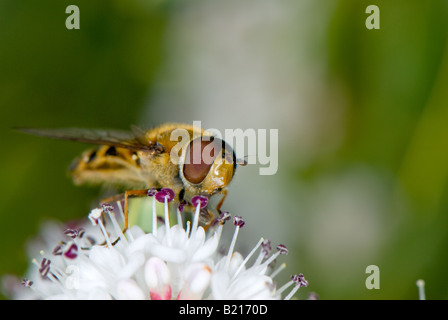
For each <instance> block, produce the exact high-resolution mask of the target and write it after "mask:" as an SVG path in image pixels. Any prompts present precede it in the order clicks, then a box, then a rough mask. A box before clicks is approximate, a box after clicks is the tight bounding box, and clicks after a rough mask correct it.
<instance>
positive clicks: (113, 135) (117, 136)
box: [15, 128, 153, 150]
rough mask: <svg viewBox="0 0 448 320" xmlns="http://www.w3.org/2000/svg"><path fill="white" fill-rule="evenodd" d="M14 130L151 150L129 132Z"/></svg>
mask: <svg viewBox="0 0 448 320" xmlns="http://www.w3.org/2000/svg"><path fill="white" fill-rule="evenodd" d="M15 129H16V130H18V131H21V132H25V133H28V134H32V135H36V136H41V137H48V138H54V139H61V140H71V141H79V142H85V143H92V144H100V145H110V146H116V147H120V148H127V149H131V150H151V149H152V148H153V147H152V146H151V144H150V143H149V142H147V143H145V141H143V139H142V138H141V137H138V138H136V137H135V135H134V133H132V132H130V131H122V130H108V129H104V130H103V129H83V128H59V129H38V128H15ZM134 131H135V130H134Z"/></svg>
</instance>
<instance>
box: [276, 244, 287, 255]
mask: <svg viewBox="0 0 448 320" xmlns="http://www.w3.org/2000/svg"><path fill="white" fill-rule="evenodd" d="M276 249H277V250H278V251H279V252H280V254H288V248H286V246H285V245H284V244H279V245H278V246H277V247H276Z"/></svg>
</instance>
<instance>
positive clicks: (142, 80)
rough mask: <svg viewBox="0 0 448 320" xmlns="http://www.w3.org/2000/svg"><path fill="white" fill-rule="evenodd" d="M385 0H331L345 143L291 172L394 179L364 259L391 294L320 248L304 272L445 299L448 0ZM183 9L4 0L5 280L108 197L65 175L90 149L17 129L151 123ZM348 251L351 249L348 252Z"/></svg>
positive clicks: (299, 177)
mask: <svg viewBox="0 0 448 320" xmlns="http://www.w3.org/2000/svg"><path fill="white" fill-rule="evenodd" d="M192 2H195V1H192ZM374 2H375V3H373V2H371V1H364V0H363V1H358V0H339V1H332V2H328V1H322V5H331V6H334V10H333V11H332V13H331V15H330V20H329V21H322V23H326V25H327V26H326V28H327V29H326V32H325V37H326V38H325V39H324V43H325V45H324V46H323V47H322V48H319V50H322V51H324V52H325V54H324V55H323V56H324V57H325V58H324V59H325V61H323V64H324V65H326V71H325V72H326V81H327V82H328V84H329V86H331V84H332V83H337V85H338V87H339V88H342V89H341V91H342V92H343V94H344V96H345V98H346V100H347V103H346V104H347V110H346V111H345V127H344V131H345V138H344V140H343V143H342V145H341V146H340V147H339V148H337V150H335V151H334V152H333V153H332V154H331V155H328V154H325V155H324V156H322V158H317V159H315V161H314V162H313V163H311V164H309V165H308V166H306V167H305V168H304V167H298V168H289V169H291V171H292V172H293V173H295V175H291V176H289V179H292V180H293V181H300V182H301V183H303V184H304V186H305V187H306V186H308V187H310V188H311V187H312V185H313V184H314V183H315V182H316V181H317V180H318V179H319V178H320V177H322V176H325V175H331V174H334V173H338V172H343V171H344V170H345V168H347V167H351V166H354V165H357V164H360V163H361V164H364V165H367V166H369V167H371V168H375V170H376V171H377V172H382V173H384V175H385V176H387V177H388V179H387V181H388V182H387V183H386V185H385V186H384V189H383V192H384V193H385V194H387V196H385V197H384V198H383V199H386V200H385V201H386V202H387V203H386V204H385V205H384V208H385V209H384V210H383V213H382V216H383V219H384V221H385V223H384V225H383V226H382V228H384V235H385V238H384V241H383V242H382V245H381V250H380V252H379V253H377V254H376V255H375V256H374V257H373V258H372V260H369V261H364V262H365V263H364V264H363V266H367V265H369V264H377V265H378V266H379V267H380V270H381V290H366V288H365V285H364V283H365V278H366V276H367V275H366V274H365V273H364V270H365V267H364V269H363V270H361V271H360V272H359V273H357V274H353V275H352V277H350V279H349V278H347V279H345V278H342V279H340V278H339V279H338V272H337V268H335V267H333V266H332V265H324V266H322V265H319V266H317V265H316V264H315V262H313V261H312V260H311V257H312V255H311V253H310V252H309V250H311V249H309V247H308V244H307V243H297V244H296V247H295V248H292V249H291V250H290V251H291V252H293V251H294V250H297V252H298V257H300V259H299V258H297V261H298V262H297V264H298V265H299V266H300V270H301V272H303V273H304V274H305V275H306V277H307V279H308V280H309V281H310V283H311V284H312V291H315V292H317V293H318V294H319V295H320V297H321V298H323V299H326V298H330V299H415V298H416V297H417V288H416V286H415V281H416V280H417V279H418V278H423V279H425V281H426V284H427V298H429V299H446V298H448V283H447V282H446V281H445V280H444V272H445V271H446V270H447V269H448V256H447V255H446V251H447V248H448V214H447V211H448V201H446V200H445V199H446V198H447V191H448V190H447V185H448V184H447V181H448V180H447V179H448V125H447V123H448V107H447V105H448V90H446V87H447V85H448V50H447V47H446V46H447V35H448V34H447V33H448V19H447V18H448V5H447V2H446V1H445V0H430V1H404V0H397V1H383V0H379V1H374ZM71 4H75V5H78V6H79V7H80V9H81V28H80V30H67V29H66V28H65V19H66V17H67V14H66V13H65V8H66V7H67V6H68V5H71ZM370 4H376V5H378V6H379V8H380V12H381V29H380V30H368V29H366V27H365V25H364V22H365V19H366V17H367V15H366V13H365V8H366V7H367V5H370ZM182 6H188V1H182V3H178V2H177V1H143V0H127V1H124V0H122V1H120V0H98V1H50V0H42V1H39V2H37V1H30V0H22V1H14V0H0V40H1V41H0V110H1V111H2V116H1V118H0V124H1V125H0V131H1V136H2V146H3V153H2V157H1V159H0V177H1V183H0V194H1V199H2V206H1V208H0V275H1V274H5V273H14V274H18V275H20V274H23V272H24V271H25V269H26V266H27V265H28V261H27V259H28V258H27V257H26V254H25V250H24V245H25V241H26V239H27V238H29V237H31V236H33V235H35V234H37V233H38V227H39V224H40V223H41V222H42V221H44V220H45V219H48V218H54V219H58V220H61V221H67V220H72V219H78V218H80V217H83V216H85V213H86V212H88V210H89V209H90V206H91V204H92V203H95V201H97V200H98V199H97V196H98V195H99V194H100V193H99V192H97V191H95V192H92V189H89V188H75V187H73V186H72V184H71V182H70V180H69V179H68V178H67V176H66V175H64V172H66V168H67V166H68V164H69V163H70V161H71V160H72V159H73V157H74V155H77V154H78V153H79V152H81V151H82V150H83V148H85V146H84V145H82V144H72V143H67V142H63V141H52V140H46V139H41V138H37V137H31V136H26V135H23V134H19V133H17V132H14V131H12V127H14V126H30V127H69V126H78V127H111V128H121V129H126V128H127V127H128V126H129V124H132V123H135V124H142V123H140V122H141V121H140V120H139V116H140V115H141V114H142V110H143V108H144V107H147V106H145V102H146V101H147V98H148V96H149V95H150V94H151V90H152V89H153V88H154V85H155V83H156V80H157V75H158V73H159V72H160V66H161V65H162V64H163V63H164V62H165V60H164V59H165V56H166V52H165V50H166V46H165V41H166V28H167V25H168V23H169V21H170V19H171V18H172V17H173V14H174V13H175V12H176V10H179V9H180V8H181V7H182ZM319 18H320V17H319V16H316V19H319ZM229 23H231V21H229ZM314 50H316V49H314ZM323 94H325V93H323ZM150 112H153V113H155V112H157V110H150ZM261 112H263V111H261ZM322 116H325V115H322ZM153 124H156V123H144V125H145V126H151V125H153ZM280 130H281V128H280ZM280 143H281V141H280ZM290 183H292V182H291V181H290ZM323 236H325V235H323ZM345 255H350V252H341V253H340V259H341V260H344V259H346V257H345ZM343 277H346V275H345V274H344V275H343ZM344 283H347V285H346V286H344V285H342V286H341V284H344Z"/></svg>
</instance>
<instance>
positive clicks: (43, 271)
mask: <svg viewBox="0 0 448 320" xmlns="http://www.w3.org/2000/svg"><path fill="white" fill-rule="evenodd" d="M50 264H51V261H50V260H48V259H46V258H43V259H42V261H41V263H40V266H39V273H40V275H41V276H42V277H44V278H45V277H47V275H48V272H49V271H50Z"/></svg>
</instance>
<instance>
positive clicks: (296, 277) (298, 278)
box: [285, 273, 308, 300]
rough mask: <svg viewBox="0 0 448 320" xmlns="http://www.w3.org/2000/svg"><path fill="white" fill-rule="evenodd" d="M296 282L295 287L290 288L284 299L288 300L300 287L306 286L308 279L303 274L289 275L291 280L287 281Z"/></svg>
mask: <svg viewBox="0 0 448 320" xmlns="http://www.w3.org/2000/svg"><path fill="white" fill-rule="evenodd" d="M291 282H292V283H294V282H295V283H296V285H295V287H294V288H293V289H292V290H291V292H290V293H289V294H288V295H287V296H286V297H285V300H290V299H291V298H292V296H293V295H294V294H295V293H296V292H297V290H299V289H300V288H301V287H307V286H308V281H307V280H306V279H305V278H304V277H303V274H301V273H299V274H297V275H293V276H291V281H290V282H288V283H291Z"/></svg>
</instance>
